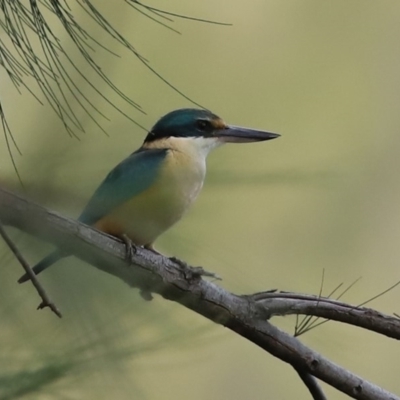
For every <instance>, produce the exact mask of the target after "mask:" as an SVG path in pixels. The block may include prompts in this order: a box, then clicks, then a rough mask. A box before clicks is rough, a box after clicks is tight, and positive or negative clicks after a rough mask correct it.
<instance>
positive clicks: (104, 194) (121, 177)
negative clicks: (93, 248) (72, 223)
mask: <svg viewBox="0 0 400 400" xmlns="http://www.w3.org/2000/svg"><path fill="white" fill-rule="evenodd" d="M167 151H168V150H166V149H149V150H142V149H139V150H138V151H136V152H134V153H132V154H131V155H130V156H129V157H128V158H126V159H125V160H124V161H122V162H121V163H120V164H118V165H117V166H116V167H115V168H114V169H113V170H112V171H111V172H110V173H109V174H108V175H107V177H106V179H104V181H103V182H102V183H101V185H100V186H99V187H98V188H97V190H96V191H95V192H94V194H93V196H92V198H91V199H90V200H89V203H88V204H87V206H86V207H85V209H84V210H83V212H82V214H81V216H80V217H79V221H81V222H83V223H85V224H88V225H93V224H94V223H96V222H97V221H98V220H99V219H101V218H102V217H104V216H105V215H107V214H109V213H110V212H111V211H112V210H113V209H115V208H116V207H118V206H120V205H121V204H123V203H125V202H126V201H128V200H129V199H130V198H132V197H133V196H137V195H138V194H139V193H141V192H143V191H144V190H146V189H147V188H149V187H150V186H151V185H152V184H153V183H154V181H155V180H156V178H157V176H158V170H159V168H160V166H161V163H162V162H163V160H164V158H165V156H166V155H167Z"/></svg>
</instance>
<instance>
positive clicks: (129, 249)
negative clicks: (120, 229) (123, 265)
mask: <svg viewBox="0 0 400 400" xmlns="http://www.w3.org/2000/svg"><path fill="white" fill-rule="evenodd" d="M121 240H122V241H123V242H124V243H125V245H126V254H125V258H126V260H127V261H131V260H132V257H133V256H134V255H135V254H136V253H137V249H136V246H135V244H134V243H133V242H132V240H131V239H130V238H129V237H128V235H126V234H123V235H121Z"/></svg>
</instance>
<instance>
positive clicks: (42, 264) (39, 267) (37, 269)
mask: <svg viewBox="0 0 400 400" xmlns="http://www.w3.org/2000/svg"><path fill="white" fill-rule="evenodd" d="M66 256H67V254H63V253H61V252H60V251H59V250H55V251H53V252H52V253H50V254H49V255H48V256H46V257H45V258H43V260H42V261H39V262H38V263H37V264H36V265H35V266H34V267H33V268H32V271H33V272H34V273H35V274H36V275H38V274H40V273H41V272H42V271H43V270H45V269H46V268H48V267H50V265H52V264H54V263H55V262H56V261H58V260H60V259H61V258H64V257H66ZM26 281H29V276H28V274H24V275H22V276H21V278H19V279H18V283H23V282H26Z"/></svg>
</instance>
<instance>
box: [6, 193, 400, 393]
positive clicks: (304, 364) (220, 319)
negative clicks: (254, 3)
mask: <svg viewBox="0 0 400 400" xmlns="http://www.w3.org/2000/svg"><path fill="white" fill-rule="evenodd" d="M0 220H1V221H2V222H3V224H5V225H10V226H13V227H16V228H18V229H20V230H22V231H25V232H27V233H30V234H32V235H35V236H38V237H40V238H42V239H44V240H46V241H49V242H51V243H53V244H54V245H56V246H58V247H60V248H62V249H63V250H65V251H66V252H69V253H71V254H74V255H75V256H77V257H79V258H81V259H83V260H85V261H87V262H89V263H90V264H92V265H93V266H95V267H97V268H98V269H100V270H102V271H105V272H107V273H109V274H111V275H114V276H116V277H118V278H120V279H122V280H123V281H124V282H126V283H128V284H129V285H130V286H131V287H137V288H139V289H140V290H141V291H142V292H144V293H157V294H159V295H161V296H162V297H164V298H165V299H168V300H172V301H175V302H178V303H180V304H182V305H183V306H185V307H187V308H189V309H191V310H193V311H195V312H197V313H199V314H201V315H203V316H205V317H206V318H208V319H210V320H211V321H213V322H215V323H218V324H221V325H223V326H225V327H227V328H229V329H230V330H232V331H234V332H236V333H237V334H239V335H241V336H243V337H245V338H247V339H248V340H250V341H251V342H253V343H255V344H256V345H258V346H259V347H261V348H262V349H264V350H266V351H268V352H269V353H270V354H272V355H274V356H275V357H277V358H279V359H281V360H282V361H285V362H287V363H289V364H290V365H292V366H293V367H294V368H295V370H296V371H297V372H298V373H299V375H300V377H301V379H302V380H303V382H304V383H305V384H306V385H307V387H308V389H309V390H310V392H311V393H312V395H313V398H314V399H324V398H325V397H324V395H323V393H322V392H321V391H318V386H317V385H316V381H315V379H314V378H313V377H315V378H318V379H320V380H322V381H324V382H326V383H327V384H329V385H331V386H333V387H335V388H336V389H338V390H340V391H341V392H343V393H346V394H347V395H348V396H350V397H352V398H354V399H363V400H364V399H365V400H372V399H374V400H380V399H382V400H389V399H392V400H394V399H397V400H400V398H399V397H397V396H395V395H394V394H391V393H389V392H387V391H385V390H384V389H381V388H379V387H377V386H375V385H373V384H372V383H370V382H368V381H365V380H364V379H362V378H361V377H359V376H357V375H355V374H353V373H351V372H350V371H347V370H346V369H344V368H342V367H340V366H338V365H336V364H334V363H333V362H331V361H330V360H328V359H326V358H325V357H323V356H322V355H320V354H318V353H317V352H315V351H314V350H312V349H310V348H308V347H307V346H305V345H303V344H302V343H301V342H300V341H299V340H298V339H297V338H295V337H293V336H291V335H289V334H287V333H286V332H283V331H281V330H280V329H278V328H277V327H275V326H274V325H272V324H271V323H270V322H269V321H268V319H269V318H270V317H272V316H274V315H288V314H307V315H316V316H320V317H324V318H329V319H332V320H336V321H340V322H344V323H348V324H352V325H356V326H359V327H362V328H365V329H369V330H372V331H374V332H377V333H380V334H383V335H386V336H389V337H391V338H395V339H399V338H400V320H399V319H397V318H395V317H391V316H388V315H384V314H381V313H378V312H376V311H374V310H371V309H367V308H364V307H355V306H351V305H348V304H345V303H341V302H337V301H334V300H330V299H324V298H322V299H321V298H318V297H316V296H308V295H300V294H294V293H280V292H278V293H268V292H265V293H257V294H254V295H246V296H239V295H235V294H233V293H230V292H228V291H226V290H225V289H223V288H221V287H219V286H217V285H216V284H214V283H212V282H208V281H206V280H204V279H202V277H201V275H202V270H199V269H192V268H190V267H185V266H182V265H179V264H177V263H176V262H174V261H172V260H170V259H168V258H166V257H163V256H161V255H158V254H155V253H153V252H151V251H148V250H145V249H142V248H137V252H136V254H133V255H132V259H131V262H129V261H127V260H126V257H125V255H126V250H125V245H124V244H123V243H122V242H120V241H118V240H117V239H115V238H112V237H110V236H108V235H106V234H104V233H102V232H99V231H97V230H95V229H92V228H91V227H89V226H86V225H84V224H81V223H79V222H77V221H74V220H71V219H67V218H64V217H62V216H60V215H58V214H57V213H54V212H51V211H48V210H46V209H45V208H43V207H40V206H38V205H36V204H34V203H32V202H31V201H28V200H26V199H23V198H21V197H19V196H17V195H14V194H12V193H10V192H8V191H5V190H3V189H0Z"/></svg>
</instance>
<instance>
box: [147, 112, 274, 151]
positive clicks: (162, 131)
mask: <svg viewBox="0 0 400 400" xmlns="http://www.w3.org/2000/svg"><path fill="white" fill-rule="evenodd" d="M278 136H279V135H278V134H276V133H272V132H266V131H259V130H255V129H249V128H243V127H240V126H234V125H228V124H226V123H225V122H224V121H223V120H222V119H221V118H220V117H218V116H217V115H215V114H213V113H212V112H211V111H208V110H199V109H191V108H185V109H180V110H175V111H172V112H170V113H168V114H166V115H165V116H163V117H162V118H160V119H159V120H158V122H157V123H156V124H155V125H154V126H153V128H152V129H151V131H150V132H149V133H148V135H147V137H146V139H145V142H144V144H145V145H147V146H149V147H152V146H151V145H152V144H153V143H154V144H155V142H157V141H159V140H168V139H169V138H171V139H175V138H182V139H186V140H190V141H193V143H194V144H195V146H196V147H202V148H206V149H208V150H211V149H212V148H214V147H217V146H219V145H221V144H223V143H248V142H260V141H264V140H270V139H275V138H277V137H278Z"/></svg>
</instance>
